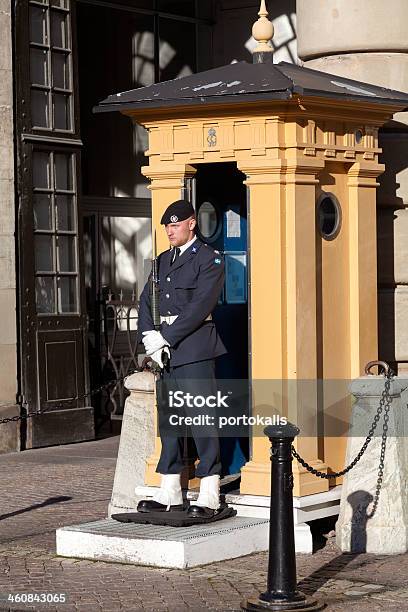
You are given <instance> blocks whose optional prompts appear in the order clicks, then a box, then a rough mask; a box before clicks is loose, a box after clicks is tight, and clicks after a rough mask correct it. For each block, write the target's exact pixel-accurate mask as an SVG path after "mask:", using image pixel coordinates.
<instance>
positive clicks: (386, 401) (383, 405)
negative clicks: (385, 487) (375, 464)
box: [292, 370, 394, 513]
mask: <svg viewBox="0 0 408 612" xmlns="http://www.w3.org/2000/svg"><path fill="white" fill-rule="evenodd" d="M393 376H394V373H393V372H392V370H389V372H387V374H386V375H385V385H384V389H383V392H382V394H381V399H380V404H379V406H378V408H377V412H376V414H375V416H374V419H373V422H372V424H371V427H370V429H369V432H368V435H367V437H366V439H365V441H364V444H363V446H362V447H361V449H360V451H359V452H358V454H357V456H356V457H355V458H354V459H353V461H352V462H351V463H350V464H349V465H348V466H347V467H346V468H344V470H341V472H332V473H330V474H326V473H325V472H320V471H319V470H316V469H315V468H314V467H312V466H311V465H310V464H309V463H307V461H305V460H304V459H303V458H302V457H301V456H300V455H299V453H298V452H297V451H296V449H295V447H294V446H293V444H292V454H293V456H294V457H295V459H297V461H298V462H299V463H300V465H302V466H303V467H304V468H305V469H306V470H307V471H308V472H310V473H311V474H314V476H317V477H318V478H326V479H329V478H338V477H339V476H344V474H347V472H349V471H350V470H351V469H353V467H354V466H355V465H356V464H357V463H358V462H359V461H360V459H361V457H362V456H363V455H364V453H365V451H366V450H367V446H368V445H369V444H370V442H371V440H372V438H373V435H374V432H375V430H376V429H377V425H378V421H379V420H380V418H381V414H382V411H383V410H384V424H383V431H382V436H381V453H380V464H379V468H378V479H377V486H376V496H375V501H374V507H373V510H372V513H374V512H375V510H376V508H377V504H378V498H379V494H380V490H381V484H382V479H383V475H384V458H385V449H386V445H387V433H388V420H389V411H390V406H391V398H390V394H389V391H390V387H391V381H392V379H393Z"/></svg>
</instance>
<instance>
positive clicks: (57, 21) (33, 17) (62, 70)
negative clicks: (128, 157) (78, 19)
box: [29, 0, 73, 132]
mask: <svg viewBox="0 0 408 612" xmlns="http://www.w3.org/2000/svg"><path fill="white" fill-rule="evenodd" d="M29 10H30V15H29V20H30V84H31V123H32V127H33V128H37V129H44V130H52V131H64V132H72V131H73V117H72V112H73V108H72V105H73V93H72V53H71V31H70V14H69V0H50V1H46V0H44V1H43V2H38V1H37V2H34V1H31V2H30V5H29Z"/></svg>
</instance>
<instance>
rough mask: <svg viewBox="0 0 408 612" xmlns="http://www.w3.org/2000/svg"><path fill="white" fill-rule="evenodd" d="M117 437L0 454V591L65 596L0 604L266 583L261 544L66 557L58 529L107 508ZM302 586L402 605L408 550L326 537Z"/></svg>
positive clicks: (233, 589) (220, 590) (178, 602)
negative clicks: (214, 557) (352, 545)
mask: <svg viewBox="0 0 408 612" xmlns="http://www.w3.org/2000/svg"><path fill="white" fill-rule="evenodd" d="M117 445H118V438H108V439H105V440H100V441H96V442H87V443H83V444H76V445H69V446H63V447H57V448H47V449H40V450H34V451H26V452H24V453H19V454H17V453H16V454H12V455H2V456H0V470H1V498H0V499H1V502H2V503H1V509H0V519H1V520H0V593H1V594H2V596H3V597H4V596H5V595H6V594H8V593H14V594H15V593H35V594H37V595H38V596H39V597H41V594H42V593H49V594H50V593H56V594H60V593H65V594H66V598H67V603H59V604H56V603H48V604H47V603H44V604H42V603H39V602H37V603H31V604H29V603H27V604H21V603H19V604H17V603H16V604H12V605H11V604H10V603H7V602H6V601H3V602H1V603H0V610H21V611H23V610H29V609H30V610H47V611H48V610H50V611H51V610H52V611H54V610H58V611H62V612H71V611H72V612H74V611H75V612H77V611H84V612H93V611H97V610H98V611H100V610H103V611H104V612H110V611H113V610H129V611H133V610H146V611H147V610H149V611H161V610H163V611H169V612H170V611H174V612H176V611H177V612H179V611H182V610H188V611H201V610H239V609H240V602H241V601H243V600H244V599H246V598H247V597H249V596H253V595H256V594H258V593H259V592H260V591H262V590H264V589H265V584H266V566H267V555H266V553H257V554H254V555H250V556H248V557H244V558H241V559H234V560H231V561H224V562H220V563H214V564H212V565H207V566H203V567H200V568H196V569H193V570H184V571H181V570H161V569H152V568H147V567H136V566H131V565H124V564H113V563H104V562H100V561H98V562H92V561H77V560H74V559H64V558H60V557H57V556H56V554H55V529H56V528H58V527H60V526H64V525H72V524H74V523H81V522H86V521H92V520H96V519H100V518H103V517H105V516H106V511H107V505H108V502H109V498H110V492H111V487H112V482H113V475H114V468H115V457H116V452H117ZM297 562H298V577H299V580H300V588H301V589H302V590H303V591H304V592H305V593H307V594H308V595H313V596H314V597H316V598H318V599H323V600H324V601H326V602H327V603H328V608H327V609H328V610H330V611H333V612H335V611H345V610H347V611H349V610H350V611H352V612H363V611H364V612H365V611H367V612H368V611H370V612H375V611H377V610H385V611H392V610H399V611H400V612H404V611H407V612H408V555H399V556H395V557H386V556H371V555H355V556H354V555H344V554H341V553H340V551H339V550H338V549H336V547H335V545H334V542H333V539H332V538H329V539H328V540H327V544H326V546H325V547H324V548H322V549H321V550H319V551H318V552H317V553H315V554H314V555H298V558H297Z"/></svg>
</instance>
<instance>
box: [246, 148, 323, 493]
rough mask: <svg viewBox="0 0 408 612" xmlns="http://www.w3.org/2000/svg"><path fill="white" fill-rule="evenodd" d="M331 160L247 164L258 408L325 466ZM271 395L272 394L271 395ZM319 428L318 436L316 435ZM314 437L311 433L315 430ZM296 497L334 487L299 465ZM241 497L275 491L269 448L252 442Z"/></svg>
mask: <svg viewBox="0 0 408 612" xmlns="http://www.w3.org/2000/svg"><path fill="white" fill-rule="evenodd" d="M323 167H324V161H320V160H317V159H309V158H299V159H298V158H295V159H287V160H265V161H264V162H263V163H262V162H260V161H259V160H258V161H257V162H256V164H255V163H254V161H253V160H250V161H249V160H248V161H243V162H240V163H239V169H240V170H241V171H242V172H244V173H245V174H246V175H247V177H248V178H247V180H246V184H247V186H248V188H249V228H250V229H249V261H250V292H249V293H250V333H251V379H252V383H253V387H252V388H253V394H252V402H253V410H254V412H256V411H257V409H258V410H259V409H260V407H261V406H262V413H263V414H265V412H264V411H265V407H266V406H267V407H268V412H269V413H270V414H274V413H280V414H281V415H284V416H287V417H288V418H289V419H290V420H291V421H292V422H294V423H296V424H298V425H299V426H300V428H302V424H304V425H305V426H306V423H307V430H306V429H305V431H307V434H308V436H311V437H305V436H299V437H298V439H297V441H296V442H297V444H296V446H297V449H298V451H299V453H300V454H301V455H302V456H304V458H305V459H306V460H307V461H309V463H311V464H312V465H313V466H314V467H316V468H317V469H323V470H324V469H325V466H324V465H323V463H322V462H321V461H320V460H319V458H318V440H317V431H316V427H315V423H316V421H317V397H316V377H317V366H316V269H315V262H316V254H315V240H316V238H315V225H316V221H315V219H316V216H315V207H316V193H315V192H316V184H317V182H318V181H317V179H316V175H317V174H318V172H319V171H320V170H321V169H322V168H323ZM268 396H269V397H268ZM315 431H316V435H315V433H314V432H315ZM310 432H311V433H310ZM294 476H295V487H294V494H295V495H308V494H312V493H317V492H321V491H324V490H327V487H328V485H327V483H326V482H324V481H322V480H319V479H316V478H315V477H314V476H312V475H309V474H308V473H307V472H306V471H305V470H304V469H303V468H300V466H297V465H296V464H295V465H294ZM241 492H242V493H248V494H253V495H269V493H270V461H269V445H268V440H267V439H266V437H264V436H262V437H257V438H254V439H253V440H252V458H251V461H250V462H249V463H247V464H246V465H245V466H244V468H243V469H242V478H241Z"/></svg>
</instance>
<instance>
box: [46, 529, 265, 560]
mask: <svg viewBox="0 0 408 612" xmlns="http://www.w3.org/2000/svg"><path fill="white" fill-rule="evenodd" d="M268 539H269V521H267V520H264V519H254V518H242V517H234V518H231V519H225V520H224V521H220V522H219V524H216V523H212V524H209V525H197V526H193V527H164V526H157V525H137V524H134V523H118V522H117V521H114V520H113V519H104V520H101V521H96V522H92V523H85V524H82V525H74V526H71V527H63V528H61V529H58V530H57V554H58V555H61V556H64V557H75V558H79V559H92V560H95V561H96V560H98V561H115V562H118V563H132V564H136V565H148V566H154V567H166V568H177V569H184V568H188V567H196V566H198V565H205V564H207V563H214V562H216V561H223V560H225V559H234V558H236V557H242V556H244V555H249V554H251V553H254V552H259V551H264V550H267V548H268Z"/></svg>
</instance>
